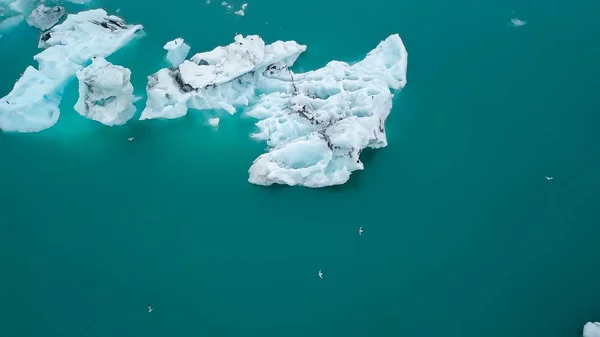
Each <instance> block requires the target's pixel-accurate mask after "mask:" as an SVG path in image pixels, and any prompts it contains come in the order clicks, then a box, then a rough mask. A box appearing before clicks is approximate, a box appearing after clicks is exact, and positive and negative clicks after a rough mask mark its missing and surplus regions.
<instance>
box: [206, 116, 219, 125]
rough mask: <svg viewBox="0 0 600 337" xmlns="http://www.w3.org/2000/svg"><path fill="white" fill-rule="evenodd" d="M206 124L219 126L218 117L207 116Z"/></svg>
mask: <svg viewBox="0 0 600 337" xmlns="http://www.w3.org/2000/svg"><path fill="white" fill-rule="evenodd" d="M208 124H210V125H212V126H214V127H217V126H219V118H217V117H215V118H209V119H208Z"/></svg>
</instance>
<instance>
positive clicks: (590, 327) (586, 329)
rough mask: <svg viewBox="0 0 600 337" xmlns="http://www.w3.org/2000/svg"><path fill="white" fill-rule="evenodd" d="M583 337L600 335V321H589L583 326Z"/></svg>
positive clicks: (598, 336) (599, 336) (597, 336)
mask: <svg viewBox="0 0 600 337" xmlns="http://www.w3.org/2000/svg"><path fill="white" fill-rule="evenodd" d="M583 337H600V323H599V322H593V323H592V322H587V323H586V324H585V325H584V326H583Z"/></svg>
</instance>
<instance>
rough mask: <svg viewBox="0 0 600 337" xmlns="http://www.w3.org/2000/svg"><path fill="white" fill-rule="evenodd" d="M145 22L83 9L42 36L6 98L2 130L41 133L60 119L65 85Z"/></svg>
mask: <svg viewBox="0 0 600 337" xmlns="http://www.w3.org/2000/svg"><path fill="white" fill-rule="evenodd" d="M142 29H143V27H142V26H141V25H127V24H126V23H125V22H124V21H123V20H122V19H121V18H119V17H116V16H112V15H108V14H107V13H106V12H105V11H104V10H102V9H95V10H89V11H83V12H80V13H77V14H74V15H73V14H71V15H68V16H67V19H66V20H65V21H64V22H63V23H62V24H59V25H57V26H54V27H53V28H52V29H50V30H49V31H47V32H45V33H43V34H42V36H41V37H40V41H39V47H40V48H46V49H45V50H44V51H42V52H41V53H39V54H37V55H35V56H34V59H35V60H36V61H37V62H38V64H39V66H38V69H35V68H33V67H31V66H30V67H28V68H27V69H26V70H25V72H24V74H23V75H22V76H21V78H19V80H18V81H17V83H16V84H15V86H14V88H13V90H12V91H11V92H10V93H9V94H8V95H7V96H5V97H3V98H2V99H0V129H2V130H4V131H18V132H37V131H42V130H44V129H47V128H49V127H51V126H52V125H54V124H55V123H56V121H57V120H58V116H59V109H58V105H59V104H60V100H61V97H62V90H63V87H64V85H65V84H66V83H67V81H68V80H69V79H71V78H72V77H73V76H74V75H75V73H76V72H77V71H78V70H80V69H81V68H82V65H83V64H85V63H86V62H88V61H89V60H91V59H92V57H94V56H97V57H107V56H109V55H110V54H112V53H114V52H115V51H117V50H118V49H120V48H121V47H123V46H124V45H125V44H127V43H128V42H129V41H131V40H132V39H133V38H134V37H135V33H136V32H138V31H140V30H142Z"/></svg>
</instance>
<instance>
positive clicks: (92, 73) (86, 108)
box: [75, 57, 135, 126]
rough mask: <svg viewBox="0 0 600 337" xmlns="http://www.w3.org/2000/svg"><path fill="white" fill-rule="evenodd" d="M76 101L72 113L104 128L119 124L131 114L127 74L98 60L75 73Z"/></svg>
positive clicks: (95, 58)
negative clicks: (77, 91) (104, 126)
mask: <svg viewBox="0 0 600 337" xmlns="http://www.w3.org/2000/svg"><path fill="white" fill-rule="evenodd" d="M77 79H78V80H79V100H78V101H77V103H76V104H75V111H77V112H78V113H79V114H80V115H82V116H84V117H86V118H89V119H92V120H95V121H98V122H100V123H102V124H104V125H108V126H113V125H123V124H125V123H127V121H128V120H130V119H131V118H132V117H133V115H134V114H135V106H133V101H134V96H133V85H131V71H130V70H129V69H127V68H124V67H121V66H116V65H113V64H112V63H110V62H108V61H106V60H105V59H104V58H102V57H94V58H92V64H90V65H89V66H87V67H86V68H85V69H83V70H80V71H78V72H77Z"/></svg>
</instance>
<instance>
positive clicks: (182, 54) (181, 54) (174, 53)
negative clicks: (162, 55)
mask: <svg viewBox="0 0 600 337" xmlns="http://www.w3.org/2000/svg"><path fill="white" fill-rule="evenodd" d="M163 48H164V49H165V50H166V51H167V61H169V63H170V64H171V67H177V66H178V65H180V64H181V63H182V62H183V61H185V58H186V57H187V55H188V53H189V52H190V46H188V45H187V44H186V43H185V42H183V39H182V38H180V37H178V38H176V39H175V40H173V41H169V42H167V43H166V44H165V45H164V46H163Z"/></svg>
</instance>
